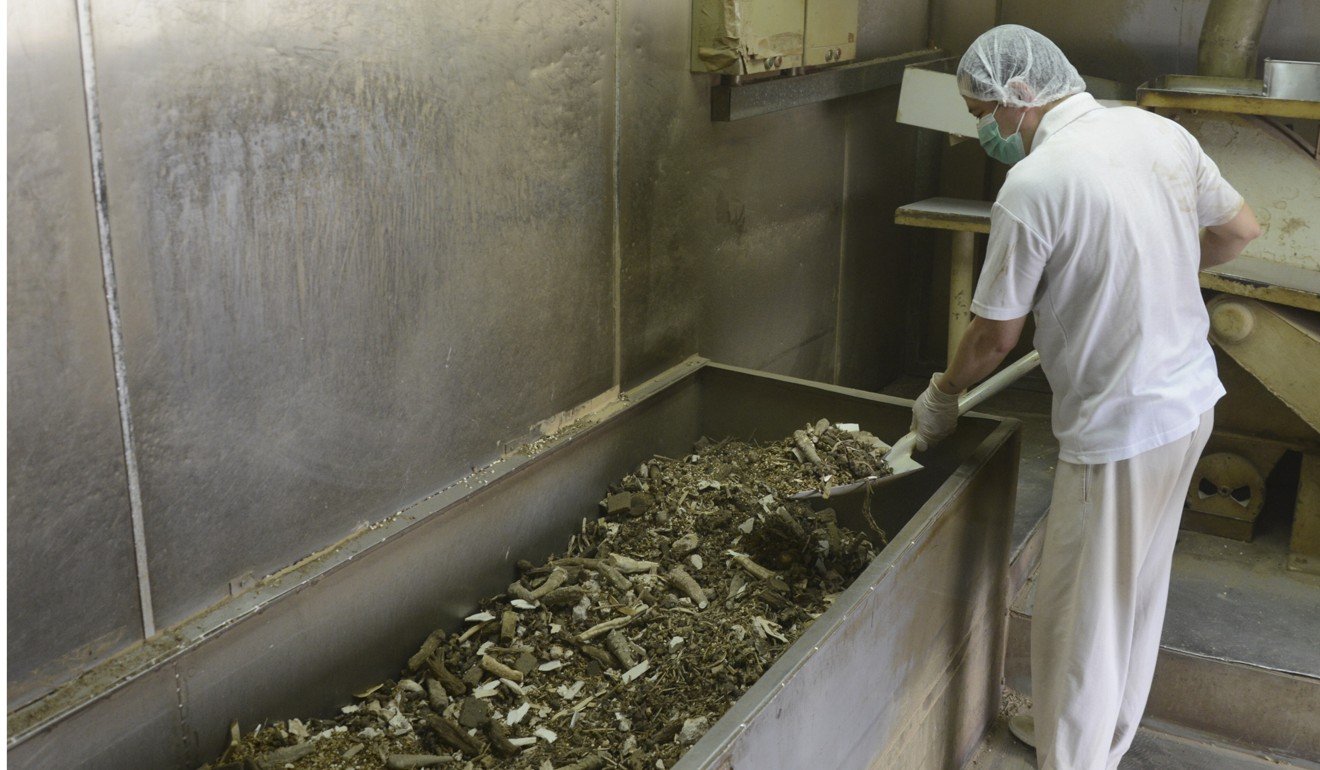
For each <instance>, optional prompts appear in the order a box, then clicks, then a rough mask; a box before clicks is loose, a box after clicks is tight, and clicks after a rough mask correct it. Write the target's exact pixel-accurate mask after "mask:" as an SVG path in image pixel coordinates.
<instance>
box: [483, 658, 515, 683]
mask: <svg viewBox="0 0 1320 770" xmlns="http://www.w3.org/2000/svg"><path fill="white" fill-rule="evenodd" d="M481 667H482V668H484V669H486V670H487V671H489V672H490V673H492V674H494V675H495V676H498V677H499V678H501V679H508V680H510V681H513V682H521V681H522V680H523V675H522V672H521V671H519V670H518V669H516V668H510V667H509V666H506V665H504V664H503V663H501V662H499V661H498V660H495V659H494V658H492V657H491V656H489V655H482V656H481Z"/></svg>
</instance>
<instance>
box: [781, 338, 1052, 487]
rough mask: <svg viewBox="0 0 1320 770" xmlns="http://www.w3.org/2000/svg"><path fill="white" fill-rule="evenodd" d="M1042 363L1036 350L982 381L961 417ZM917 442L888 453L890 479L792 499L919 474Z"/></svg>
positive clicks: (963, 401)
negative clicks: (915, 448) (914, 451)
mask: <svg viewBox="0 0 1320 770" xmlns="http://www.w3.org/2000/svg"><path fill="white" fill-rule="evenodd" d="M1039 364H1040V353H1038V352H1037V351H1035V350H1033V351H1031V352H1030V353H1028V354H1026V355H1025V356H1023V357H1022V358H1019V359H1018V360H1017V361H1014V362H1013V363H1012V364H1009V365H1008V366H1006V367H1004V369H1003V370H1001V371H1000V372H999V373H998V374H995V375H994V376H993V377H990V378H988V379H987V380H986V381H985V382H982V383H981V384H980V385H977V386H976V387H975V388H973V389H971V390H969V391H967V392H966V393H964V394H963V395H962V396H961V397H959V398H958V414H959V416H961V415H963V414H966V413H967V411H968V410H970V409H973V408H975V407H976V406H977V405H979V404H980V403H981V402H982V401H984V400H986V399H987V398H990V397H991V396H993V395H995V394H996V393H999V392H1000V391H1001V390H1003V389H1004V388H1007V387H1008V386H1009V385H1012V384H1013V383H1014V382H1017V381H1018V379H1020V378H1021V377H1022V375H1024V374H1026V373H1027V372H1029V371H1031V370H1032V369H1035V368H1036V367H1037V366H1038V365H1039ZM916 443H917V434H916V433H908V434H907V435H906V436H904V437H903V438H901V439H899V440H898V441H897V442H895V443H894V445H893V446H892V447H891V448H890V449H889V451H888V452H886V453H885V457H884V459H885V462H887V463H889V467H890V468H892V469H893V473H890V474H888V475H886V476H867V477H866V478H864V479H861V480H859V481H854V482H853V483H851V484H841V485H839V486H837V487H830V488H829V490H828V491H826V492H824V493H822V492H821V491H820V490H819V489H811V490H807V491H805V492H798V493H797V494H795V495H793V498H792V499H794V500H808V499H812V498H818V497H820V498H829V497H833V496H834V495H842V494H847V493H849V492H853V491H856V490H858V489H861V488H862V487H871V488H872V489H874V488H875V487H877V486H880V485H882V484H886V483H888V482H890V481H893V480H894V479H897V478H899V477H902V476H906V475H908V474H909V473H915V472H917V471H919V470H921V469H922V465H921V463H919V462H917V461H916V460H913V459H912V449H913V447H914V446H916Z"/></svg>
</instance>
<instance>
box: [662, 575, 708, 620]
mask: <svg viewBox="0 0 1320 770" xmlns="http://www.w3.org/2000/svg"><path fill="white" fill-rule="evenodd" d="M668 577H669V582H670V583H673V584H674V587H675V588H677V589H678V590H680V591H682V592H683V593H684V594H687V596H688V598H690V599H692V601H693V603H695V604H696V605H697V609H701V610H704V609H706V607H707V606H709V605H710V601H709V600H708V599H707V598H706V592H705V591H703V590H702V589H701V586H700V585H699V584H698V583H697V581H696V580H695V579H693V577H692V576H691V575H689V574H688V573H687V570H685V569H683V568H682V567H674V568H673V569H671V570H669V575H668Z"/></svg>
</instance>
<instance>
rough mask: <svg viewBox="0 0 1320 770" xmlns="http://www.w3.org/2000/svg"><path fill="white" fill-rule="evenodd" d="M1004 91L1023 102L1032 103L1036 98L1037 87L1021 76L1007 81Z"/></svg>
mask: <svg viewBox="0 0 1320 770" xmlns="http://www.w3.org/2000/svg"><path fill="white" fill-rule="evenodd" d="M1004 92H1005V93H1006V94H1007V95H1008V96H1010V97H1012V98H1014V99H1017V100H1018V101H1020V102H1022V103H1023V104H1031V103H1032V102H1033V101H1035V100H1036V89H1034V88H1032V87H1031V86H1029V85H1027V83H1026V81H1024V80H1022V79H1021V78H1013V79H1012V80H1009V81H1008V82H1007V83H1005V84H1004Z"/></svg>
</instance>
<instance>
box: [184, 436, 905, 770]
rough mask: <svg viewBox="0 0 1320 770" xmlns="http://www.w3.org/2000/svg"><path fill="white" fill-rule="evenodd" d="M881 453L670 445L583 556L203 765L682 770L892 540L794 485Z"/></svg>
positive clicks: (590, 536) (533, 571) (614, 490)
mask: <svg viewBox="0 0 1320 770" xmlns="http://www.w3.org/2000/svg"><path fill="white" fill-rule="evenodd" d="M880 447H884V444H883V442H880V441H879V440H878V439H875V437H874V436H871V435H870V434H867V433H866V432H865V431H861V430H860V427H859V426H857V425H856V424H850V423H848V424H841V425H831V424H830V423H829V422H828V421H825V420H819V421H817V422H816V423H814V424H808V425H806V426H804V427H802V428H800V429H798V430H797V431H795V432H794V433H793V435H791V436H789V437H786V438H784V439H783V440H780V441H778V442H775V443H772V444H765V445H749V444H746V443H743V442H739V441H733V440H720V441H713V440H710V439H702V440H701V441H698V442H697V444H696V445H695V446H694V447H693V451H692V452H691V453H689V454H685V455H683V456H681V457H678V458H667V457H662V456H656V457H654V458H652V459H650V460H648V461H646V462H645V463H642V464H641V465H639V466H638V467H637V469H636V470H635V471H634V472H633V473H630V474H628V475H627V476H625V477H624V478H623V479H621V480H620V481H618V482H617V483H615V484H613V485H611V486H610V488H609V489H608V490H607V491H606V494H605V496H604V498H602V502H601V506H600V510H599V513H600V514H602V515H601V517H600V518H584V519H583V522H582V526H581V527H580V528H579V530H578V531H577V532H576V533H575V534H574V535H573V536H572V538H571V539H569V541H568V548H567V550H566V551H565V552H563V553H561V554H559V555H556V556H553V557H551V558H550V559H547V560H545V561H544V562H543V563H540V564H534V563H531V562H528V561H520V562H518V573H517V575H516V577H517V579H516V580H514V581H513V582H512V583H510V584H509V588H508V590H507V591H505V593H503V594H500V595H498V596H492V597H490V598H487V599H485V600H483V601H481V602H480V603H479V606H477V607H475V608H473V609H474V611H473V612H472V613H471V614H468V615H467V616H466V617H464V618H463V620H462V621H461V622H458V621H455V622H454V623H452V624H447V625H446V627H445V628H441V629H436V630H434V631H433V632H431V633H429V634H428V635H427V636H426V637H425V639H421V640H419V646H418V647H417V648H416V652H415V653H414V654H413V655H411V656H410V657H409V658H408V660H407V662H406V666H405V668H404V669H403V670H402V672H401V674H400V675H399V677H398V678H397V679H396V680H392V681H388V682H384V683H381V684H379V685H376V686H373V687H371V688H368V689H364V690H360V691H358V692H357V693H356V694H355V695H354V696H353V700H352V702H350V703H347V704H345V705H343V706H342V707H341V708H340V709H338V713H337V714H335V715H334V716H333V717H332V718H326V719H322V718H302V719H287V720H284V721H280V722H275V723H272V724H268V725H263V726H259V727H258V728H256V729H254V730H252V731H250V732H247V733H241V732H240V731H239V729H238V726H237V725H234V726H233V728H232V736H231V742H230V746H229V747H228V748H227V749H226V750H225V753H224V754H223V755H222V756H221V757H220V758H219V760H217V763H216V764H212V765H206V766H204V768H205V770H216V769H217V768H219V767H226V768H228V767H231V766H244V763H247V766H248V767H249V768H250V769H252V770H276V768H279V769H280V770H285V768H289V767H292V768H294V769H295V770H331V768H336V769H338V768H344V769H347V768H360V769H361V770H368V768H370V769H372V770H379V769H380V768H415V767H416V768H423V767H445V768H454V769H455V770H488V769H489V768H496V767H498V768H510V769H511V770H606V768H608V769H609V770H652V768H658V767H664V768H668V767H672V766H673V765H674V763H675V762H677V761H678V759H679V758H680V757H681V756H682V755H683V753H684V752H685V751H686V750H687V748H688V747H689V746H690V745H691V744H693V743H695V742H696V741H697V740H699V739H700V737H701V735H702V734H704V733H705V732H706V731H707V730H708V729H709V728H710V726H711V725H713V724H714V723H715V722H716V721H717V720H718V719H719V718H720V716H721V715H722V714H723V713H724V712H725V711H726V710H727V709H728V708H729V707H730V706H731V705H732V704H733V703H734V702H735V701H736V700H737V699H738V698H739V697H740V696H741V695H742V693H743V692H745V691H746V689H747V688H748V687H750V686H751V685H752V684H753V683H754V682H755V681H756V680H757V678H758V677H760V676H761V674H762V673H763V672H764V671H765V670H766V669H767V668H768V667H769V666H770V665H771V664H772V663H773V662H774V660H775V659H776V657H777V656H778V655H779V654H781V653H782V652H783V651H784V650H785V649H787V647H788V646H789V645H790V644H791V643H792V642H793V641H794V640H796V639H797V638H798V637H799V636H800V635H801V634H802V632H803V631H804V630H805V629H806V628H807V627H808V626H809V625H810V623H811V622H812V621H813V620H814V619H815V618H816V617H818V616H819V615H820V614H821V613H823V612H824V611H825V610H826V609H827V607H828V605H829V603H830V602H831V601H833V600H834V599H835V598H836V597H837V596H838V595H839V593H840V592H841V591H842V590H843V589H844V588H846V587H847V585H848V584H849V583H850V582H851V581H852V579H853V578H855V577H856V576H857V575H858V574H859V573H860V572H861V571H862V570H863V569H864V568H865V567H866V565H867V564H868V563H869V562H870V560H871V559H872V558H873V556H874V554H875V553H876V552H877V550H878V548H877V545H876V544H874V542H875V541H874V540H872V539H870V538H873V537H875V536H876V533H874V532H873V533H870V534H869V535H868V534H867V533H858V532H852V531H849V530H847V529H845V528H842V527H840V526H838V523H837V521H836V519H835V517H834V515H833V512H832V511H829V510H828V509H827V510H823V511H816V510H813V509H812V508H811V507H809V505H808V504H807V503H804V502H801V501H794V500H792V499H791V496H792V495H793V494H795V493H796V492H798V491H800V490H802V489H812V488H817V489H819V488H822V487H825V486H827V485H832V484H846V483H849V482H850V481H853V480H856V479H859V478H865V477H866V476H870V475H884V473H885V472H887V469H885V468H884V466H883V462H882V456H883V451H884V450H883V449H881V448H880ZM584 513H587V512H584ZM880 538H881V541H880V543H879V544H878V545H879V546H883V545H884V542H883V534H882V533H881V534H880ZM452 626H459V627H457V628H454V627H452ZM236 763H237V764H236Z"/></svg>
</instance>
